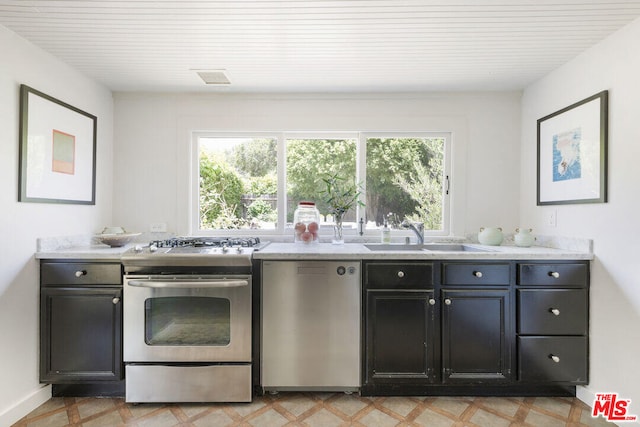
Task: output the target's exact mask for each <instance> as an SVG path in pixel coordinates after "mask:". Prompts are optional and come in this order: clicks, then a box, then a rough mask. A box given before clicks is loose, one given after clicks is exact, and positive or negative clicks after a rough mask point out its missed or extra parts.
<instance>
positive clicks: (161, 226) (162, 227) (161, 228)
mask: <svg viewBox="0 0 640 427" xmlns="http://www.w3.org/2000/svg"><path fill="white" fill-rule="evenodd" d="M149 231H151V232H152V233H164V232H166V231H167V223H166V222H152V223H151V224H149Z"/></svg>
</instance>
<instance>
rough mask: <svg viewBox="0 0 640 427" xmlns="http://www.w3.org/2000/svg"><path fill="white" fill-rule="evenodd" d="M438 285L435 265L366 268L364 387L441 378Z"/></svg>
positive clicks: (386, 264)
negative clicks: (438, 367)
mask: <svg viewBox="0 0 640 427" xmlns="http://www.w3.org/2000/svg"><path fill="white" fill-rule="evenodd" d="M433 284H434V269H433V264H431V263H421V262H401V263H395V262H377V263H367V264H365V269H364V288H365V292H364V301H363V304H364V307H365V313H366V314H365V320H364V322H365V338H364V341H365V358H364V359H365V360H364V368H363V370H364V384H363V388H365V389H369V390H370V391H374V390H375V389H376V386H379V385H391V386H393V385H394V384H397V383H403V384H411V383H413V384H421V383H424V382H427V383H429V382H432V381H434V380H435V379H436V368H435V365H434V351H435V349H434V342H435V339H434V334H435V308H434V307H435V299H434V290H433Z"/></svg>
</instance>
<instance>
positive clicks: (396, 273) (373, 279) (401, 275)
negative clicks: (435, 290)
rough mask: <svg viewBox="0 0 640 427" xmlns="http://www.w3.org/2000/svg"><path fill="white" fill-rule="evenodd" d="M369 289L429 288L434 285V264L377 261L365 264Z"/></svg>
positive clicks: (366, 281) (366, 282)
mask: <svg viewBox="0 0 640 427" xmlns="http://www.w3.org/2000/svg"><path fill="white" fill-rule="evenodd" d="M365 286H366V287H367V288H369V289H428V288H431V287H432V286H433V264H431V263H408V262H379V263H378V262H377V263H371V264H366V266H365Z"/></svg>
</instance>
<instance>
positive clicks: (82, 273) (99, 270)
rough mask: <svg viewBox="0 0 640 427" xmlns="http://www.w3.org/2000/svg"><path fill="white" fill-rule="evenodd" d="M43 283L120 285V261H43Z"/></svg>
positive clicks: (41, 270) (41, 268) (41, 265)
mask: <svg viewBox="0 0 640 427" xmlns="http://www.w3.org/2000/svg"><path fill="white" fill-rule="evenodd" d="M40 279H41V283H42V285H45V286H46V285H80V286H83V285H97V284H99V285H120V284H122V273H121V270H120V263H96V262H42V263H41V264H40Z"/></svg>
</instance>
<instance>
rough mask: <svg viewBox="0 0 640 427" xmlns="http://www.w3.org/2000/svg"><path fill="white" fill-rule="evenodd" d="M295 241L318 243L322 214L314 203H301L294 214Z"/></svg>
mask: <svg viewBox="0 0 640 427" xmlns="http://www.w3.org/2000/svg"><path fill="white" fill-rule="evenodd" d="M293 228H294V234H293V239H294V240H293V241H294V242H296V243H314V242H316V243H317V242H318V239H319V236H318V232H319V231H320V230H319V229H320V212H318V208H316V204H315V203H314V202H300V203H298V208H297V209H296V211H295V212H294V214H293Z"/></svg>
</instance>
